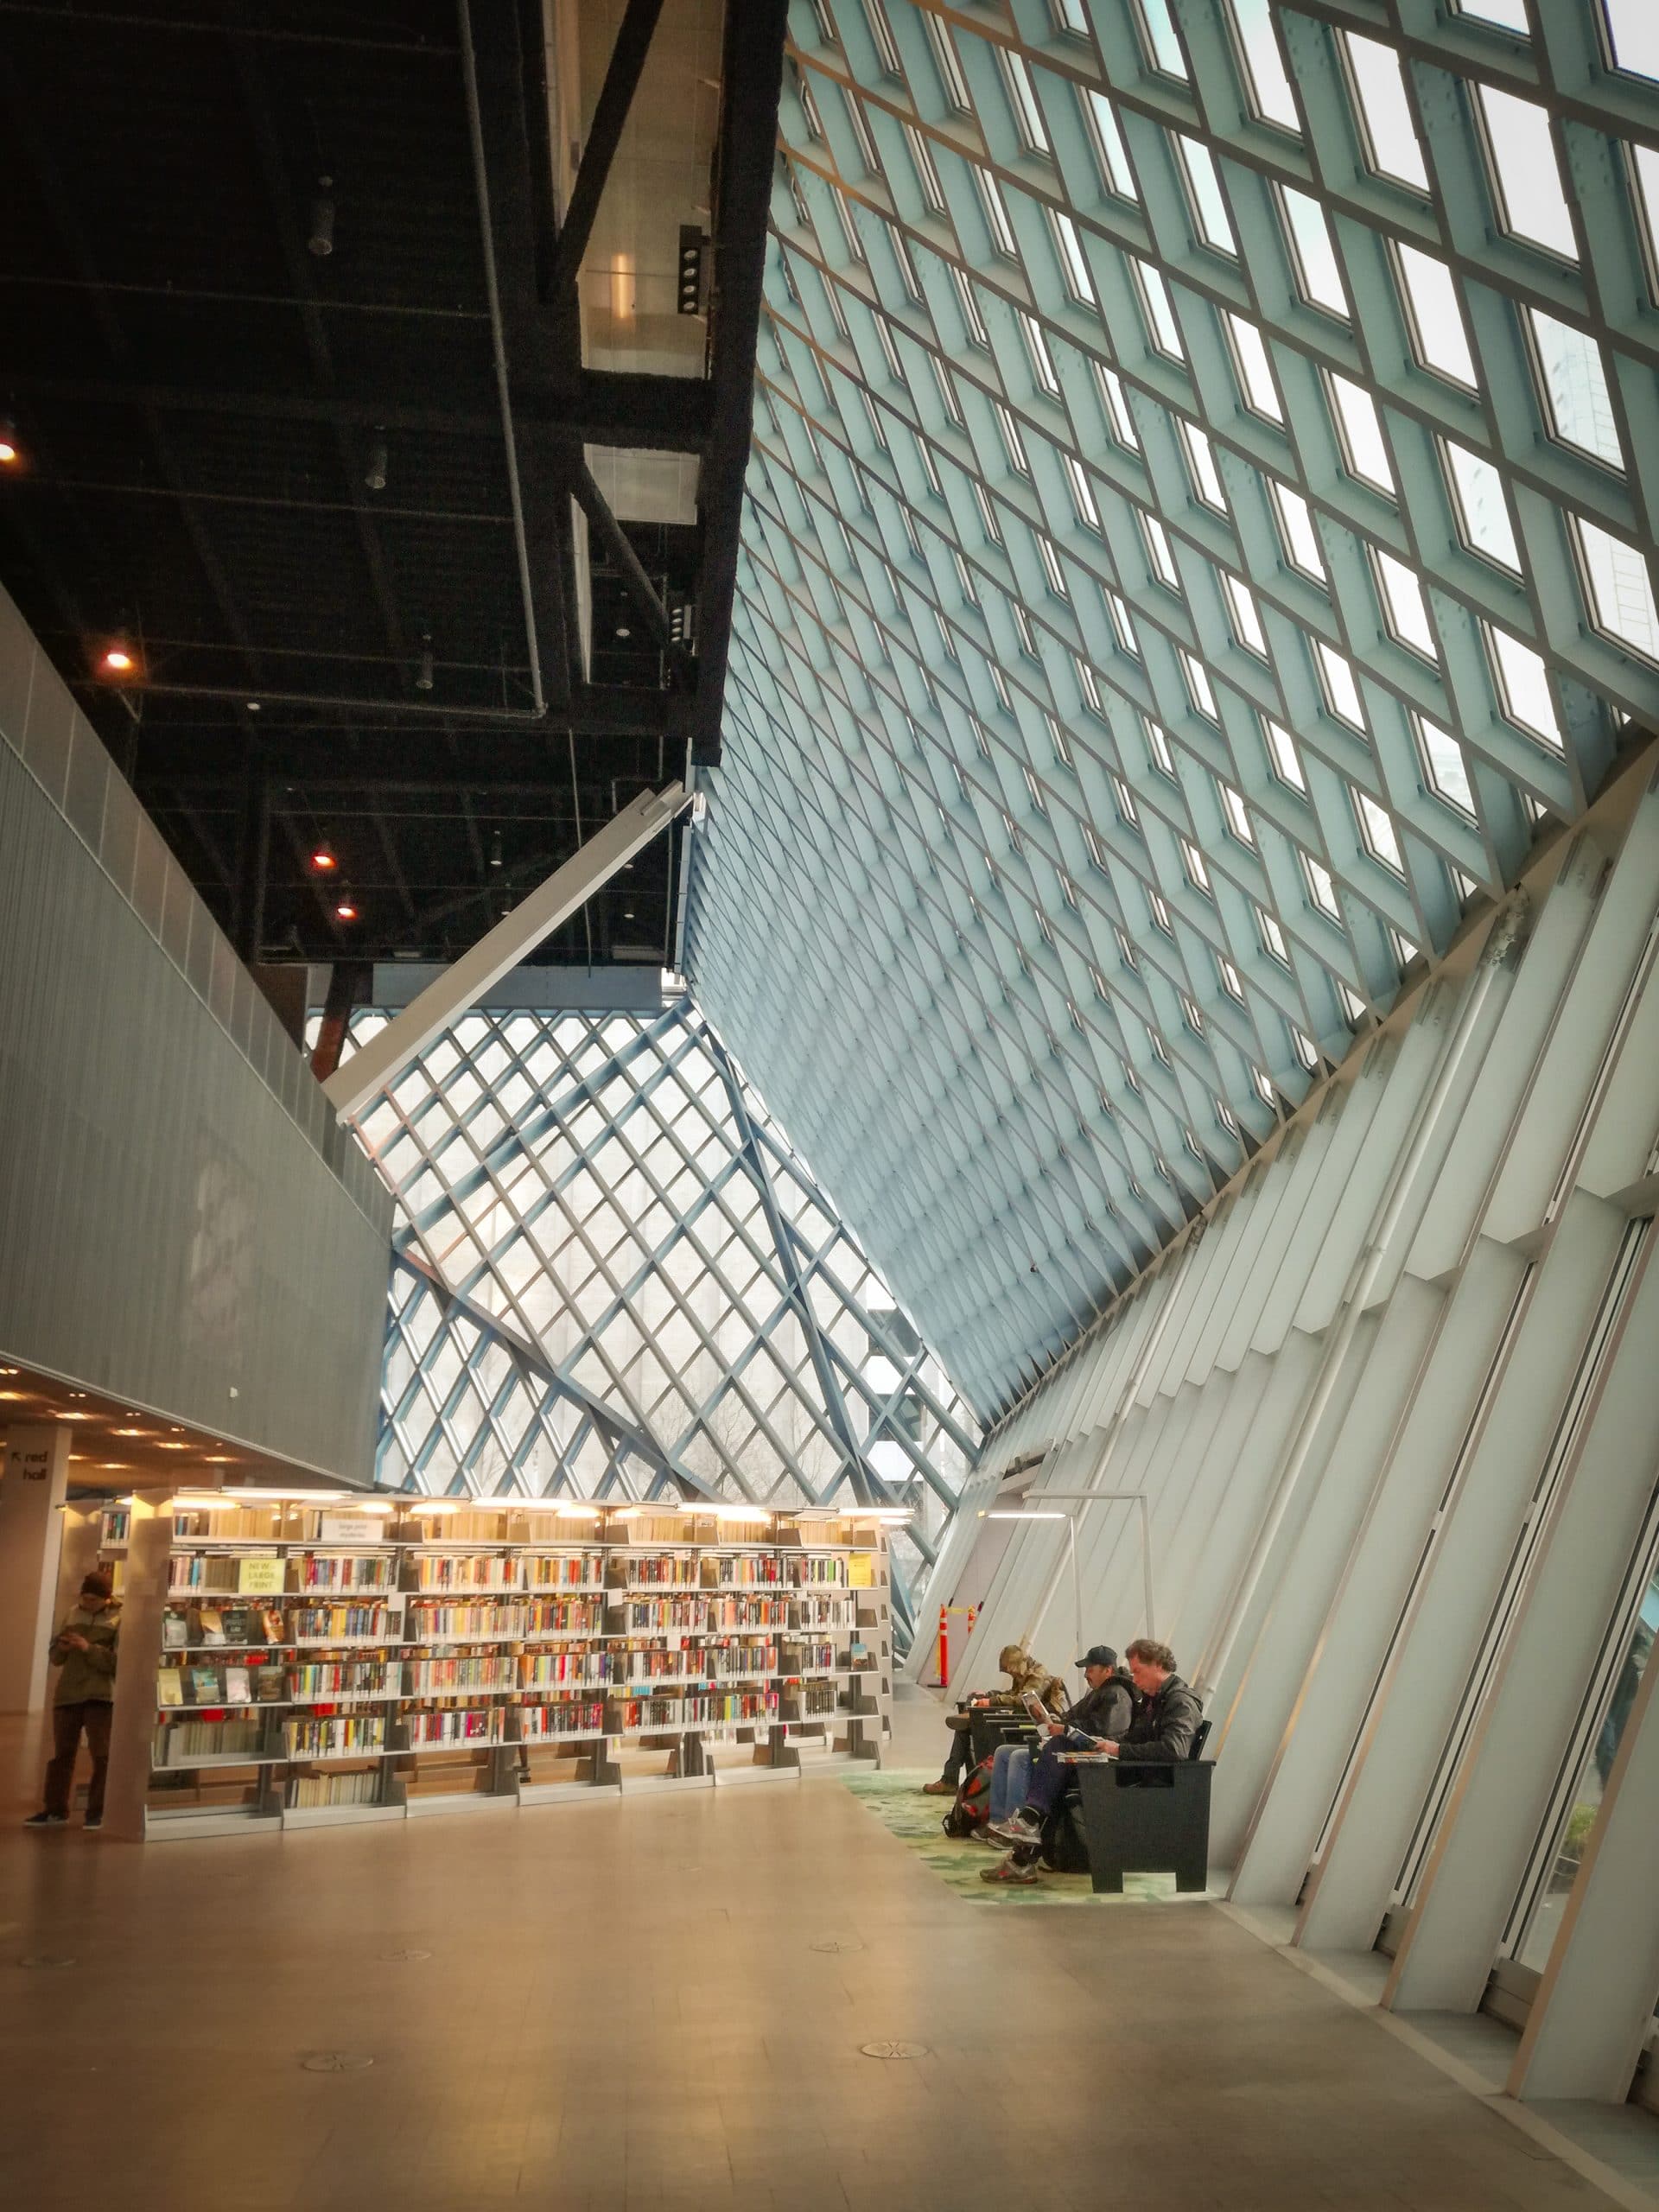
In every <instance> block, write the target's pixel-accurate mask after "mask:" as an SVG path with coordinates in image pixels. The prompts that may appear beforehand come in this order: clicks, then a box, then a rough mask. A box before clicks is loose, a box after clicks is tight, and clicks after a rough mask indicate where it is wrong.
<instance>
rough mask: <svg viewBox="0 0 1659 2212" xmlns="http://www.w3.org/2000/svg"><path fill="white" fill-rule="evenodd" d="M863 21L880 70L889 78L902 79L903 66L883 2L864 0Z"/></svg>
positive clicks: (881, 0)
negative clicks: (867, 27)
mask: <svg viewBox="0 0 1659 2212" xmlns="http://www.w3.org/2000/svg"><path fill="white" fill-rule="evenodd" d="M864 20H865V22H867V23H868V25H869V30H870V40H871V42H872V44H873V45H874V48H875V53H876V59H877V60H879V61H880V64H881V67H882V68H883V69H884V70H885V71H886V72H887V75H888V76H889V77H902V76H903V75H904V73H905V65H904V62H903V60H902V59H901V58H900V56H899V41H898V40H897V39H896V38H894V36H893V25H892V24H891V23H890V22H888V20H887V9H886V7H885V6H884V5H883V0H864Z"/></svg>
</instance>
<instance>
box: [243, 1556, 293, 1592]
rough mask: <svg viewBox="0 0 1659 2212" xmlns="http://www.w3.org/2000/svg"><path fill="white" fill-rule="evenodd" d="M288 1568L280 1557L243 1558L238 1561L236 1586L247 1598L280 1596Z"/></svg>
mask: <svg viewBox="0 0 1659 2212" xmlns="http://www.w3.org/2000/svg"><path fill="white" fill-rule="evenodd" d="M287 1574H288V1568H287V1565H286V1563H285V1562H284V1561H283V1560H280V1559H241V1560H238V1561H237V1563H236V1586H237V1589H238V1592H239V1593H240V1594H241V1595H242V1596H243V1597H245V1598H279V1597H281V1595H282V1593H283V1588H284V1587H285V1585H286V1580H287Z"/></svg>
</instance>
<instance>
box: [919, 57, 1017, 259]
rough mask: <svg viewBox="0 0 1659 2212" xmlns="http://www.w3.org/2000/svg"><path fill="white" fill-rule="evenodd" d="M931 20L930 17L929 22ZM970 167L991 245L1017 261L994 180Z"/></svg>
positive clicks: (975, 166)
mask: <svg viewBox="0 0 1659 2212" xmlns="http://www.w3.org/2000/svg"><path fill="white" fill-rule="evenodd" d="M931 20H932V18H931V16H930V17H929V21H930V22H931ZM970 166H971V168H972V169H973V173H974V187H975V189H976V191H977V192H978V194H979V204H980V206H981V207H982V208H983V209H984V211H985V223H986V227H987V229H988V231H989V232H990V234H991V244H992V245H994V246H995V248H996V250H997V251H998V252H999V253H1000V254H1003V255H1005V256H1006V257H1007V259H1008V260H1010V261H1017V260H1018V259H1019V258H1020V247H1019V243H1018V241H1017V240H1016V239H1015V238H1014V226H1013V224H1012V223H1010V222H1009V220H1008V211H1007V207H1006V206H1005V204H1004V202H1003V199H1002V194H1001V190H1000V189H999V188H998V185H997V181H996V179H995V177H994V176H993V175H991V173H990V171H989V170H988V168H982V167H981V166H980V164H979V163H978V162H973V163H971V164H970Z"/></svg>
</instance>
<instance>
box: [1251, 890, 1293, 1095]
mask: <svg viewBox="0 0 1659 2212" xmlns="http://www.w3.org/2000/svg"><path fill="white" fill-rule="evenodd" d="M1255 926H1256V928H1257V930H1258V931H1260V932H1261V936H1262V944H1264V945H1265V946H1266V947H1267V950H1268V952H1269V953H1270V954H1271V955H1272V957H1274V959H1275V960H1277V961H1280V962H1281V963H1283V964H1284V966H1285V967H1287V968H1288V967H1289V965H1290V947H1289V945H1288V944H1286V942H1285V933H1284V931H1283V930H1281V928H1280V926H1279V924H1278V921H1277V919H1276V918H1275V917H1274V915H1272V914H1270V913H1269V912H1268V910H1267V908H1266V907H1265V906H1258V907H1257V908H1256V910H1255ZM1270 1095H1271V1094H1269V1096H1270Z"/></svg>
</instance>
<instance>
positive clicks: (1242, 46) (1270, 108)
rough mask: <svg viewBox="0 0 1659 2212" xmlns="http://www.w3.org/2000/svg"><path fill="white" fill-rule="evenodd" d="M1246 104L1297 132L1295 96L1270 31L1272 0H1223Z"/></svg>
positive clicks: (1269, 120)
mask: <svg viewBox="0 0 1659 2212" xmlns="http://www.w3.org/2000/svg"><path fill="white" fill-rule="evenodd" d="M1226 6H1227V12H1228V14H1229V15H1230V16H1231V17H1232V20H1233V34H1234V38H1235V41H1236V45H1237V49H1238V55H1239V60H1240V61H1241V63H1242V64H1243V78H1244V87H1245V90H1246V92H1248V93H1249V99H1250V105H1252V107H1254V108H1255V111H1256V113H1257V114H1258V115H1259V116H1260V117H1261V118H1262V120H1263V122H1266V123H1276V124H1278V125H1279V127H1280V129H1281V130H1294V131H1296V132H1297V133H1298V134H1300V130H1301V127H1302V120H1301V118H1300V115H1299V114H1298V113H1297V111H1296V96H1295V94H1294V92H1292V91H1291V88H1290V79H1289V77H1288V76H1287V74H1286V72H1285V63H1284V56H1283V55H1282V54H1281V53H1280V51H1279V41H1278V40H1277V38H1276V37H1275V36H1274V29H1273V18H1274V12H1275V10H1274V0H1226Z"/></svg>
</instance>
